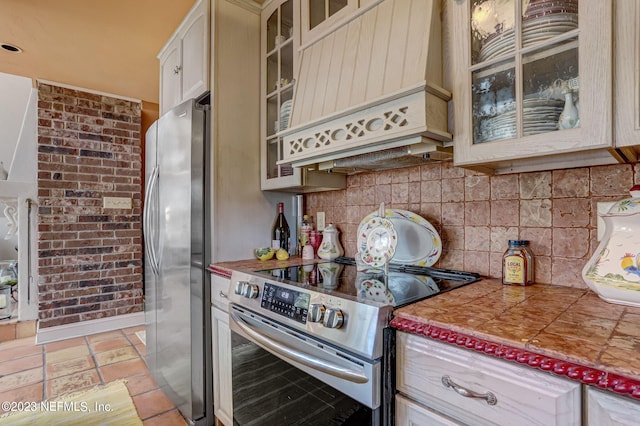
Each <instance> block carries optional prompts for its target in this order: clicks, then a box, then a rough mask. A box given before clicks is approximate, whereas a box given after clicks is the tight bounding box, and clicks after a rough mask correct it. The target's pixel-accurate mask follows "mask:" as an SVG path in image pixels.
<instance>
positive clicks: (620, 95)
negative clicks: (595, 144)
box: [614, 0, 640, 161]
mask: <svg viewBox="0 0 640 426" xmlns="http://www.w3.org/2000/svg"><path fill="white" fill-rule="evenodd" d="M615 13H616V16H615V23H616V25H615V27H614V34H615V79H614V89H615V91H614V96H615V98H614V99H615V103H614V111H615V114H614V117H615V127H614V136H615V141H616V146H617V147H619V148H620V150H622V151H623V152H624V155H625V156H627V157H629V159H630V160H632V161H636V160H635V159H636V157H637V152H638V148H637V145H640V1H639V0H621V1H620V0H619V1H616V11H615ZM634 145H636V147H635V148H630V147H632V146H634Z"/></svg>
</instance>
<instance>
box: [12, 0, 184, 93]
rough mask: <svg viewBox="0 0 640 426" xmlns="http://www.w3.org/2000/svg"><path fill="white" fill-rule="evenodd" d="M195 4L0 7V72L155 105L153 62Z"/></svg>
mask: <svg viewBox="0 0 640 426" xmlns="http://www.w3.org/2000/svg"><path fill="white" fill-rule="evenodd" d="M194 2H195V0H0V11H1V12H0V43H8V44H12V45H15V46H18V47H19V48H21V49H22V50H23V52H22V53H10V52H7V51H5V50H2V49H0V72H3V73H7V74H14V75H20V76H25V77H29V78H32V79H34V80H35V79H43V80H49V81H53V82H57V83H62V84H67V85H71V86H77V87H81V88H85V89H91V90H96V91H100V92H106V93H110V94H114V95H120V96H125V97H130V98H135V99H140V100H143V101H147V102H153V103H158V97H159V95H158V88H159V68H158V60H157V58H156V56H157V54H158V52H159V51H160V49H162V47H163V46H164V45H165V43H166V42H167V40H168V39H169V37H170V36H171V35H172V34H173V32H174V31H175V29H176V28H177V27H178V25H179V24H180V22H181V21H182V19H183V18H184V16H185V15H186V14H187V12H188V11H189V9H190V8H191V6H192V5H193V4H194Z"/></svg>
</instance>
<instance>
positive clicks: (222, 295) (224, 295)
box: [220, 290, 227, 299]
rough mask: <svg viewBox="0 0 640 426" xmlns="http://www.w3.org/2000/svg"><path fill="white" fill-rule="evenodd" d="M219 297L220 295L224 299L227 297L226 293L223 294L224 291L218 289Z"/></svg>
mask: <svg viewBox="0 0 640 426" xmlns="http://www.w3.org/2000/svg"><path fill="white" fill-rule="evenodd" d="M220 297H222V298H224V299H226V298H227V295H226V294H224V293H223V292H222V290H220Z"/></svg>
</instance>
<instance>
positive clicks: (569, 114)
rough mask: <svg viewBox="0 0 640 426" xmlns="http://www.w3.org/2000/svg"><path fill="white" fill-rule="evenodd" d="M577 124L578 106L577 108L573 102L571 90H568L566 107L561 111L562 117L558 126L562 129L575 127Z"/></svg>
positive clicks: (565, 100) (565, 101) (565, 96)
mask: <svg viewBox="0 0 640 426" xmlns="http://www.w3.org/2000/svg"><path fill="white" fill-rule="evenodd" d="M577 124H578V108H576V106H575V104H574V103H573V95H572V94H571V92H566V93H565V94H564V109H563V110H562V112H561V113H560V118H559V119H558V128H559V129H560V130H563V129H573V128H574V127H576V125H577Z"/></svg>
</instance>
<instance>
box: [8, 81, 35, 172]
mask: <svg viewBox="0 0 640 426" xmlns="http://www.w3.org/2000/svg"><path fill="white" fill-rule="evenodd" d="M0 93H1V94H2V96H0V129H1V131H0V161H2V162H3V164H4V168H5V170H7V171H8V172H10V175H9V179H10V180H22V181H29V182H34V181H35V179H36V167H37V161H36V160H37V155H36V129H37V109H36V107H37V93H36V91H35V89H33V88H32V82H31V79H30V78H26V77H20V76H17V75H11V74H5V73H0ZM18 147H19V151H20V152H19V154H18V155H17V156H16V153H17V152H18V149H17V148H18ZM14 157H16V158H17V159H18V161H16V162H15V165H16V166H15V167H14V166H13V165H14Z"/></svg>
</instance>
